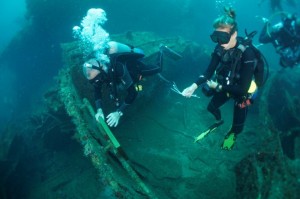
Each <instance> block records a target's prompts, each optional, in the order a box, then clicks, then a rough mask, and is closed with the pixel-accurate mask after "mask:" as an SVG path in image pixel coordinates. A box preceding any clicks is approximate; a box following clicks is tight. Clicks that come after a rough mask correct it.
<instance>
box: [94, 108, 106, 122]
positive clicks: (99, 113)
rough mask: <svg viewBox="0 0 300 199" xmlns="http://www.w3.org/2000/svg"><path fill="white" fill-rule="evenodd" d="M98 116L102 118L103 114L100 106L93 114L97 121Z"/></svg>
mask: <svg viewBox="0 0 300 199" xmlns="http://www.w3.org/2000/svg"><path fill="white" fill-rule="evenodd" d="M100 117H101V118H102V119H103V120H104V114H103V111H102V109H101V108H99V109H98V110H97V113H96V114H95V119H96V120H97V121H98V122H99V118H100Z"/></svg>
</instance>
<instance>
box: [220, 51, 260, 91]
mask: <svg viewBox="0 0 300 199" xmlns="http://www.w3.org/2000/svg"><path fill="white" fill-rule="evenodd" d="M241 62H242V64H241V66H240V72H239V74H240V79H239V80H238V83H237V84H236V85H221V87H219V88H218V87H217V89H221V90H222V91H225V92H228V93H230V94H232V95H235V96H243V95H245V94H247V93H248V89H249V87H250V84H251V81H252V78H253V73H254V67H255V64H256V57H255V54H254V52H253V50H252V49H250V48H247V49H246V51H245V52H244V53H243V56H242V60H241Z"/></svg>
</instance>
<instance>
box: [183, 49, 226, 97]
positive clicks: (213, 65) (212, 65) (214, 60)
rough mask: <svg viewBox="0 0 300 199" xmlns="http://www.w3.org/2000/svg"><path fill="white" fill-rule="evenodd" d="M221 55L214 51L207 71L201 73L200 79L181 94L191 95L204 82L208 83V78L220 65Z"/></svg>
mask: <svg viewBox="0 0 300 199" xmlns="http://www.w3.org/2000/svg"><path fill="white" fill-rule="evenodd" d="M220 59H221V57H220V55H219V54H218V53H217V52H216V50H215V52H213V53H212V58H211V60H210V63H209V65H208V67H207V69H206V71H205V73H204V74H203V75H200V76H199V77H198V79H197V80H196V81H195V82H194V83H193V84H192V85H191V86H189V87H187V88H185V89H184V90H183V91H182V92H181V94H182V95H183V96H184V97H191V96H192V95H193V93H194V92H195V90H196V89H197V88H198V87H199V86H200V85H201V84H203V83H206V82H207V80H208V79H210V78H211V77H212V76H213V74H214V72H215V70H216V68H217V66H218V65H219V62H220Z"/></svg>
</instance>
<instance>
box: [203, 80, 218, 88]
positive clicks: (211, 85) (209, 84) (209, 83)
mask: <svg viewBox="0 0 300 199" xmlns="http://www.w3.org/2000/svg"><path fill="white" fill-rule="evenodd" d="M206 83H207V85H208V86H209V88H211V89H216V88H217V86H218V83H217V82H215V81H212V80H208V81H207V82H206Z"/></svg>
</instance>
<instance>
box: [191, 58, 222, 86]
mask: <svg viewBox="0 0 300 199" xmlns="http://www.w3.org/2000/svg"><path fill="white" fill-rule="evenodd" d="M220 60H221V57H220V55H219V54H218V53H217V52H213V53H212V56H211V60H210V63H209V65H208V67H207V69H206V71H205V72H204V74H203V75H201V76H199V78H198V79H197V81H195V84H197V86H200V85H201V84H203V83H205V82H206V81H207V80H208V79H210V78H211V77H212V76H213V74H214V73H215V70H216V68H217V66H218V65H219V63H220Z"/></svg>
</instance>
